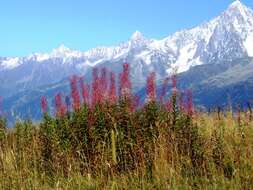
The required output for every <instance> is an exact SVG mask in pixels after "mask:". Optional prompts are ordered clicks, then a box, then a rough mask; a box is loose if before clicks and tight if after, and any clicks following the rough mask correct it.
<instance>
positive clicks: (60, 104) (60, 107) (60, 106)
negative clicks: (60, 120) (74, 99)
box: [55, 93, 66, 117]
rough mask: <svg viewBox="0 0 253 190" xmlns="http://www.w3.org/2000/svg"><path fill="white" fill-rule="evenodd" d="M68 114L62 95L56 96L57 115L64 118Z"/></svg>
mask: <svg viewBox="0 0 253 190" xmlns="http://www.w3.org/2000/svg"><path fill="white" fill-rule="evenodd" d="M65 114H66V106H65V104H64V103H63V102H62V95H61V94H60V93H58V94H57V95H56V96H55V115H56V116H57V117H63V116H64V115H65Z"/></svg>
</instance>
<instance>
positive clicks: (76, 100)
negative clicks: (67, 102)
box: [70, 75, 81, 110]
mask: <svg viewBox="0 0 253 190" xmlns="http://www.w3.org/2000/svg"><path fill="white" fill-rule="evenodd" d="M78 79H79V77H78V76H76V75H74V76H72V78H71V79H70V86H71V98H72V100H73V103H72V106H73V109H74V110H78V109H79V108H80V106H81V100H80V95H79V91H78Z"/></svg>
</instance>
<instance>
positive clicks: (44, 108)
mask: <svg viewBox="0 0 253 190" xmlns="http://www.w3.org/2000/svg"><path fill="white" fill-rule="evenodd" d="M40 104H41V111H42V113H43V114H45V113H47V98H46V97H45V96H42V97H41V99H40Z"/></svg>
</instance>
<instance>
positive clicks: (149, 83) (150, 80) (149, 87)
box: [146, 72, 156, 101]
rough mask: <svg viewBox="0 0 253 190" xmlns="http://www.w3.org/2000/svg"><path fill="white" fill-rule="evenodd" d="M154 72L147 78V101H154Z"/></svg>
mask: <svg viewBox="0 0 253 190" xmlns="http://www.w3.org/2000/svg"><path fill="white" fill-rule="evenodd" d="M155 79H156V76H155V72H152V73H151V74H150V75H149V76H148V78H147V87H146V91H147V99H148V101H155V99H156V85H155Z"/></svg>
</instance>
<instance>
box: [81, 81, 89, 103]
mask: <svg viewBox="0 0 253 190" xmlns="http://www.w3.org/2000/svg"><path fill="white" fill-rule="evenodd" d="M80 86H81V93H82V98H83V103H84V104H87V105H89V98H90V96H89V95H90V86H89V84H85V82H84V79H83V78H80Z"/></svg>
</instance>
